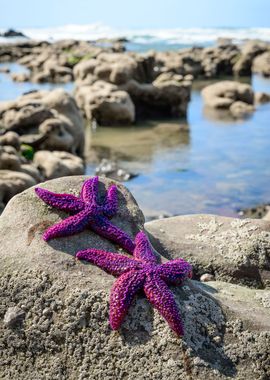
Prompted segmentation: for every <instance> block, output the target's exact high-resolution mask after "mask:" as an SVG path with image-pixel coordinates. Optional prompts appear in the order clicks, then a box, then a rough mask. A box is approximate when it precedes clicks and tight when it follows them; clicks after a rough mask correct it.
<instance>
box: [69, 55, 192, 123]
mask: <svg viewBox="0 0 270 380" xmlns="http://www.w3.org/2000/svg"><path fill="white" fill-rule="evenodd" d="M154 63H155V57H154V55H153V54H150V53H149V54H147V55H140V54H135V53H130V54H127V53H126V54H120V53H118V54H109V53H101V54H99V55H98V56H97V57H96V58H95V59H90V60H88V61H83V62H80V63H78V64H77V65H76V66H75V67H74V76H75V79H76V85H77V88H76V90H75V93H76V100H77V102H78V104H79V106H80V107H81V108H82V110H83V111H84V113H85V115H86V117H87V118H88V119H90V120H91V119H92V118H94V119H96V121H97V122H98V123H99V124H100V125H115V124H116V125H117V124H130V123H132V122H134V120H135V117H136V119H138V118H149V117H159V116H163V117H164V116H165V117H178V116H182V117H185V116H186V110H187V104H188V102H189V99H190V87H191V81H192V78H191V77H183V76H180V75H175V74H174V73H161V74H160V75H159V73H158V72H155V70H154ZM119 91H120V92H119ZM130 98H131V99H130ZM133 104H134V105H133ZM93 107H94V112H93V111H92V109H93ZM134 107H135V110H134ZM94 113H96V114H97V116H94ZM103 114H105V117H103ZM107 114H108V116H107ZM121 115H122V116H121ZM109 119H110V120H111V122H109Z"/></svg>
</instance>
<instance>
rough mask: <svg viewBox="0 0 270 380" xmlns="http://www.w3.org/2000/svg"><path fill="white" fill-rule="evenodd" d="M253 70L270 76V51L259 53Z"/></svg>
mask: <svg viewBox="0 0 270 380" xmlns="http://www.w3.org/2000/svg"><path fill="white" fill-rule="evenodd" d="M252 71H253V72H254V73H258V74H261V75H263V76H265V77H269V76H270V51H268V52H265V53H263V54H261V55H258V56H257V57H256V58H255V59H254V61H253V65H252Z"/></svg>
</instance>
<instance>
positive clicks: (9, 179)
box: [0, 170, 37, 212]
mask: <svg viewBox="0 0 270 380" xmlns="http://www.w3.org/2000/svg"><path fill="white" fill-rule="evenodd" d="M36 183H37V182H36V181H35V180H34V178H33V177H31V176H30V175H29V174H26V173H21V172H18V171H11V170H0V212H1V211H2V210H3V209H4V207H5V205H6V204H7V202H8V201H9V200H10V199H11V198H12V197H13V196H14V195H16V194H18V193H20V192H22V191H23V190H25V189H27V188H28V187H31V186H33V185H35V184H36Z"/></svg>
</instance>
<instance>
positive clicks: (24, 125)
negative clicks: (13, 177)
mask: <svg viewBox="0 0 270 380" xmlns="http://www.w3.org/2000/svg"><path fill="white" fill-rule="evenodd" d="M0 129H1V131H2V133H8V132H11V131H12V132H16V133H17V134H19V135H20V141H21V142H22V143H26V144H28V145H31V146H32V147H33V148H34V149H35V150H38V149H49V150H55V149H57V150H66V151H69V152H71V153H74V154H78V155H82V153H83V148H84V125H83V119H82V117H81V114H80V111H79V109H78V107H77V105H76V103H75V100H74V99H73V98H72V96H71V95H69V94H68V93H67V92H65V91H63V90H62V89H56V90H53V91H34V92H31V93H28V94H25V95H22V96H21V97H19V98H18V99H17V100H15V101H10V102H1V103H0Z"/></svg>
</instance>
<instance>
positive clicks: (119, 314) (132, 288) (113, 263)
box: [76, 232, 192, 336]
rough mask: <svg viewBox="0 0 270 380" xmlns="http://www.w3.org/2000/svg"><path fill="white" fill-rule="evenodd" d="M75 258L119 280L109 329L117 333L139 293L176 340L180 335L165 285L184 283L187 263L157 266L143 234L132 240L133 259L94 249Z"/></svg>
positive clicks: (114, 289)
mask: <svg viewBox="0 0 270 380" xmlns="http://www.w3.org/2000/svg"><path fill="white" fill-rule="evenodd" d="M76 257H77V258H78V259H80V260H86V261H89V262H91V263H92V264H95V265H97V266H98V267H100V268H101V269H103V270H104V271H106V272H107V273H109V274H112V275H113V276H116V277H119V278H118V279H117V280H116V282H115V283H114V285H113V287H112V290H111V296H110V325H111V327H112V329H113V330H117V329H119V327H120V325H121V323H122V321H123V319H124V317H125V316H126V314H127V312H128V309H129V307H130V305H131V303H132V300H133V298H134V296H135V294H136V293H137V292H138V291H139V290H140V289H143V290H144V293H145V295H146V297H147V298H148V300H149V301H150V302H151V304H152V305H153V306H154V307H155V308H156V309H157V310H158V311H159V313H160V314H161V315H162V316H163V317H164V318H165V320H166V321H167V322H168V324H169V326H170V327H171V328H172V330H173V331H175V333H176V334H177V335H178V336H181V335H183V333H184V332H183V324H182V320H181V317H180V313H179V310H178V307H177V305H176V302H175V300H174V296H173V294H172V292H171V291H170V289H169V288H168V286H167V285H168V284H172V285H180V284H182V282H183V280H184V279H186V278H187V277H191V276H192V267H191V265H190V264H189V263H187V262H186V261H184V260H183V259H176V260H172V261H168V262H167V263H165V264H160V263H159V261H158V258H157V256H156V255H155V253H154V251H153V249H152V248H151V245H150V243H149V240H148V238H147V236H146V235H145V234H144V233H143V232H139V233H138V234H137V236H136V239H135V249H134V253H133V258H130V257H127V256H124V255H120V254H117V253H111V252H106V251H101V250H97V249H86V250H83V251H79V252H78V253H77V255H76Z"/></svg>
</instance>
